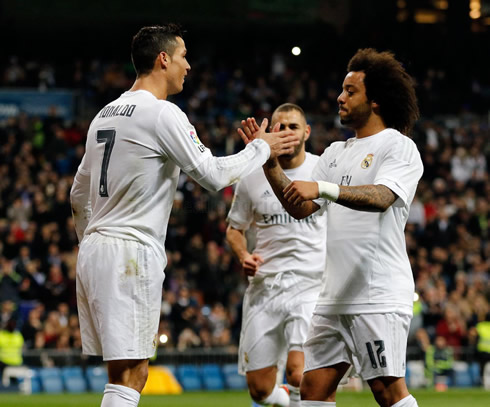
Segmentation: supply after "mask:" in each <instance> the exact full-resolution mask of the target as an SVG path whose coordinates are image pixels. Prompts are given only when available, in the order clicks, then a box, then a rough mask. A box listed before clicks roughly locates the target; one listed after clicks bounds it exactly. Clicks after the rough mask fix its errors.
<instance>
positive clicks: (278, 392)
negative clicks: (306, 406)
mask: <svg viewBox="0 0 490 407" xmlns="http://www.w3.org/2000/svg"><path fill="white" fill-rule="evenodd" d="M259 404H262V405H267V404H272V405H274V404H275V405H278V406H281V407H288V406H289V394H288V392H287V391H286V389H284V388H283V387H279V386H277V385H276V386H274V390H272V393H271V394H269V396H267V398H265V399H264V400H262V401H261V402H260V403H259Z"/></svg>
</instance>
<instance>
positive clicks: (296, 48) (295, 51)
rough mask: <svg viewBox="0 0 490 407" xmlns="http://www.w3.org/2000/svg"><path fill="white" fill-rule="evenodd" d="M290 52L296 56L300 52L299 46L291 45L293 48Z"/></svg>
mask: <svg viewBox="0 0 490 407" xmlns="http://www.w3.org/2000/svg"><path fill="white" fill-rule="evenodd" d="M291 54H293V55H294V56H298V55H299V54H301V48H300V47H293V49H292V50H291Z"/></svg>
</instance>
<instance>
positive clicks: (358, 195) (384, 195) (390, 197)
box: [336, 185, 397, 212]
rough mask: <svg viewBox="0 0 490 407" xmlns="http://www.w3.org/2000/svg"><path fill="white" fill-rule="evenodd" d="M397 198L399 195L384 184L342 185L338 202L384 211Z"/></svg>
mask: <svg viewBox="0 0 490 407" xmlns="http://www.w3.org/2000/svg"><path fill="white" fill-rule="evenodd" d="M396 199H397V195H396V194H395V193H394V192H393V191H392V190H391V189H389V188H388V187H386V186H384V185H359V186H356V187H350V186H345V185H341V186H340V194H339V198H338V199H337V202H336V203H338V204H339V205H343V206H346V207H347V208H351V209H355V210H358V211H366V212H384V211H386V210H387V209H388V208H389V207H390V206H391V205H392V204H393V203H394V202H395V201H396Z"/></svg>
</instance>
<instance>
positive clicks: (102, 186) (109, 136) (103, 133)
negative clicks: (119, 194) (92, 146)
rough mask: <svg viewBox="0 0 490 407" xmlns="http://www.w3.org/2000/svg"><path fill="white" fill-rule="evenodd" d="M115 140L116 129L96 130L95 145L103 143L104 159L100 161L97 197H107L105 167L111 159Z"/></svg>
mask: <svg viewBox="0 0 490 407" xmlns="http://www.w3.org/2000/svg"><path fill="white" fill-rule="evenodd" d="M115 140H116V129H105V130H97V143H105V147H104V158H103V159H102V168H101V169H100V182H99V195H100V196H109V193H108V191H107V167H109V159H110V158H111V153H112V147H114V141H115Z"/></svg>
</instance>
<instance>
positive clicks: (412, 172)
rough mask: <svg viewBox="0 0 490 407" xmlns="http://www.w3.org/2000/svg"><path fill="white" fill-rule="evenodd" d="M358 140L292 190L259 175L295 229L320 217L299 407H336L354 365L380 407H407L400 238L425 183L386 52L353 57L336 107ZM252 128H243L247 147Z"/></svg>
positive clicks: (394, 66) (397, 73) (409, 116)
mask: <svg viewBox="0 0 490 407" xmlns="http://www.w3.org/2000/svg"><path fill="white" fill-rule="evenodd" d="M337 101H338V105H339V116H340V120H341V123H342V124H344V125H346V126H348V127H350V128H352V129H353V130H355V137H353V138H350V139H348V140H347V141H345V142H344V141H342V142H335V143H332V144H331V145H330V146H329V147H328V148H327V149H326V150H325V152H324V153H323V155H322V156H321V157H320V160H319V162H318V164H317V166H316V168H315V169H314V171H313V175H312V177H313V180H314V181H316V182H311V181H293V182H291V181H290V180H289V178H288V177H287V176H286V175H285V174H284V172H283V170H282V169H281V166H280V165H279V163H278V160H277V159H271V160H268V162H267V163H266V164H265V165H264V170H265V174H266V176H267V179H268V180H269V182H270V183H271V185H272V187H273V189H274V192H275V193H276V195H277V197H278V198H279V200H280V201H281V203H282V204H283V205H284V207H285V208H286V210H287V211H288V212H289V213H290V214H291V215H293V216H294V217H295V218H298V219H301V218H304V217H306V216H310V215H311V214H312V213H315V212H317V211H318V210H320V211H327V222H328V230H327V272H326V273H325V279H324V283H323V290H322V292H321V294H320V296H319V298H318V302H317V305H316V308H315V311H314V315H313V318H312V322H311V325H310V329H309V333H308V339H307V340H306V342H305V344H304V346H303V348H304V352H305V373H304V375H303V379H302V382H301V397H302V400H303V401H302V404H301V405H302V406H305V407H306V406H308V407H313V406H317V407H326V406H335V394H336V389H337V386H338V384H339V382H340V380H341V378H342V376H343V375H344V374H345V373H346V371H347V370H348V369H349V367H350V366H351V365H353V366H354V368H355V370H356V371H357V373H358V374H359V375H360V376H361V377H362V378H363V379H364V380H366V381H367V382H368V384H369V386H370V387H371V390H372V392H373V394H374V397H375V399H376V401H377V402H378V403H379V405H381V406H396V407H414V406H417V402H416V400H415V399H414V398H413V396H411V395H410V393H409V392H408V389H407V386H406V383H405V358H406V347H407V338H408V328H409V326H410V320H411V317H412V309H413V297H414V281H413V275H412V270H411V267H410V262H409V260H408V255H407V252H406V246H405V235H404V228H405V224H406V222H407V218H408V213H409V209H410V204H411V202H412V200H413V197H414V195H415V191H416V189H417V184H418V181H419V180H420V178H421V176H422V173H423V165H422V160H421V158H420V154H419V152H418V150H417V147H416V145H415V143H414V142H413V141H412V140H411V139H410V138H409V137H407V136H405V135H404V134H402V132H405V133H408V132H409V130H410V128H411V126H412V125H413V123H414V122H415V120H416V119H417V117H418V108H417V102H416V97H415V90H414V86H413V83H412V81H411V79H410V77H409V75H408V74H407V72H406V71H405V70H404V68H403V66H402V65H401V63H400V62H399V61H397V60H396V59H395V58H394V56H393V54H391V53H389V52H377V51H376V50H374V49H362V50H359V51H358V52H357V53H356V54H355V55H354V56H353V57H352V59H351V61H350V62H349V64H348V73H347V75H346V77H345V79H344V82H343V87H342V93H341V94H340V95H339V97H338V99H337ZM257 129H258V125H257V124H256V123H255V122H254V120H253V119H248V120H247V126H246V128H245V133H246V135H247V136H248V137H249V139H253V134H254V132H255V131H256V130H257Z"/></svg>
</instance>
